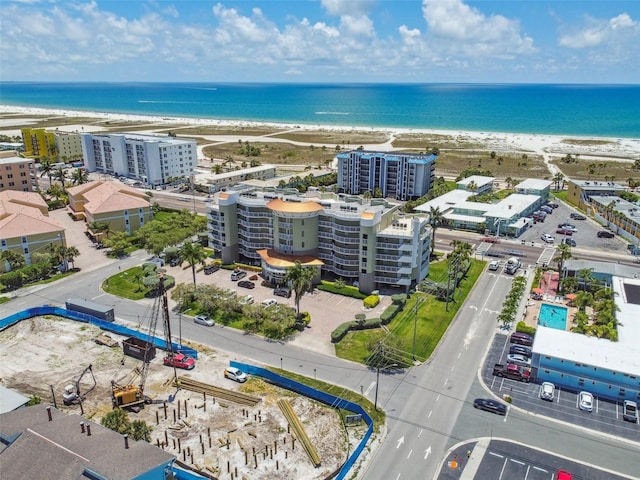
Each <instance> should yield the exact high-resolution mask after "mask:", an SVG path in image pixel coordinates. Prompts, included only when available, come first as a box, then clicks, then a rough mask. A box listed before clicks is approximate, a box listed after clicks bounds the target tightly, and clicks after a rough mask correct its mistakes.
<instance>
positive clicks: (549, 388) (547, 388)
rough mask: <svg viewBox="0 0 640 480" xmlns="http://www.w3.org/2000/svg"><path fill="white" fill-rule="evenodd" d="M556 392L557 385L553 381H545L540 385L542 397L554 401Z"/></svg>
mask: <svg viewBox="0 0 640 480" xmlns="http://www.w3.org/2000/svg"><path fill="white" fill-rule="evenodd" d="M555 394H556V386H555V385H554V384H553V383H551V382H544V383H543V384H542V385H540V398H541V399H542V400H548V401H550V402H553V399H554V397H555Z"/></svg>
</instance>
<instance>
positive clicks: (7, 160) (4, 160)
mask: <svg viewBox="0 0 640 480" xmlns="http://www.w3.org/2000/svg"><path fill="white" fill-rule="evenodd" d="M25 162H31V163H33V158H23V157H0V165H10V164H13V163H25Z"/></svg>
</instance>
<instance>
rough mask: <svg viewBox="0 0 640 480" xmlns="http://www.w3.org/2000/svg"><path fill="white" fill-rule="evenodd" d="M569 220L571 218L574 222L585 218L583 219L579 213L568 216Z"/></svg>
mask: <svg viewBox="0 0 640 480" xmlns="http://www.w3.org/2000/svg"><path fill="white" fill-rule="evenodd" d="M569 216H570V217H571V218H573V219H574V220H586V219H587V217H585V216H584V215H582V214H581V213H572V214H571V215H569Z"/></svg>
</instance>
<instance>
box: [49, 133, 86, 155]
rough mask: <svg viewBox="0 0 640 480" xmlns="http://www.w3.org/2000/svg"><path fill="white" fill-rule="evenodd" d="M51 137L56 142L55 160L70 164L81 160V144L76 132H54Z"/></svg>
mask: <svg viewBox="0 0 640 480" xmlns="http://www.w3.org/2000/svg"><path fill="white" fill-rule="evenodd" d="M53 137H54V139H55V142H56V152H57V155H58V156H57V158H58V159H59V160H60V161H61V162H65V163H66V162H70V161H72V160H79V159H81V158H82V142H81V141H80V134H79V133H77V132H62V131H60V130H57V129H56V130H54V132H53Z"/></svg>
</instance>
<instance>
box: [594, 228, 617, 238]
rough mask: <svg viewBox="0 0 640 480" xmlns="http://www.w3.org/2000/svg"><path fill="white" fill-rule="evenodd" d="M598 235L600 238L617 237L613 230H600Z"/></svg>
mask: <svg viewBox="0 0 640 480" xmlns="http://www.w3.org/2000/svg"><path fill="white" fill-rule="evenodd" d="M597 235H598V238H613V237H615V235H614V234H613V232H610V231H609V230H600V231H599V232H598V234H597Z"/></svg>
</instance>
